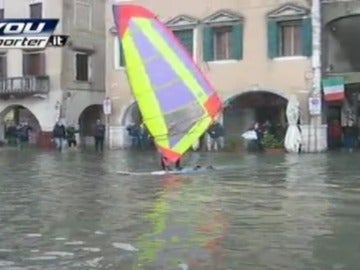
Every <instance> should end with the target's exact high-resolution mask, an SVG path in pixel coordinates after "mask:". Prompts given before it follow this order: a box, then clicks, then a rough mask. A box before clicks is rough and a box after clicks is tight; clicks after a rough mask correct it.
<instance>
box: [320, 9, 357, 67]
mask: <svg viewBox="0 0 360 270" xmlns="http://www.w3.org/2000/svg"><path fill="white" fill-rule="evenodd" d="M359 24H360V14H359V13H357V14H347V15H343V16H341V15H340V16H338V17H335V18H333V19H332V20H330V21H328V22H327V23H326V24H325V27H324V28H323V29H324V30H323V39H324V40H325V42H324V45H323V46H324V53H323V62H324V66H325V70H326V71H327V72H330V73H344V72H360V52H359V50H358V48H359V47H360V39H359V38H357V36H358V31H357V30H356V29H357V26H358V25H359Z"/></svg>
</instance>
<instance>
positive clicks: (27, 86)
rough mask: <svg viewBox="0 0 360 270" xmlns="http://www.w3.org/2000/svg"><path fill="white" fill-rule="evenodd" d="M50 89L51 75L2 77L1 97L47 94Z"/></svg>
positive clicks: (0, 83) (0, 82)
mask: <svg viewBox="0 0 360 270" xmlns="http://www.w3.org/2000/svg"><path fill="white" fill-rule="evenodd" d="M49 90H50V80H49V76H24V77H11V78H0V98H3V99H7V98H10V97H15V98H16V97H27V96H34V95H46V94H48V93H49Z"/></svg>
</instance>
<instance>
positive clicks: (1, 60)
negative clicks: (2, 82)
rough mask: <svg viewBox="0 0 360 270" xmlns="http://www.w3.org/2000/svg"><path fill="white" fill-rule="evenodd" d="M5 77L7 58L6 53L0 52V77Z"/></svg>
mask: <svg viewBox="0 0 360 270" xmlns="http://www.w3.org/2000/svg"><path fill="white" fill-rule="evenodd" d="M6 77H7V58H6V54H5V53H2V54H0V78H6Z"/></svg>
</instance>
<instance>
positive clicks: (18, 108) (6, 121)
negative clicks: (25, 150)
mask: <svg viewBox="0 0 360 270" xmlns="http://www.w3.org/2000/svg"><path fill="white" fill-rule="evenodd" d="M21 122H27V124H28V125H29V126H30V127H31V129H32V130H31V131H30V134H29V143H30V144H37V143H38V139H39V134H40V133H41V130H42V127H41V124H40V121H39V119H38V117H37V116H36V115H35V113H34V112H32V111H31V110H30V109H29V108H28V107H26V106H24V105H22V104H11V105H8V106H7V107H5V108H4V109H3V110H2V111H1V112H0V127H1V129H0V140H4V139H5V132H6V129H7V127H9V126H10V125H11V124H15V125H18V124H20V123H21Z"/></svg>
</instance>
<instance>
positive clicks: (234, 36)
mask: <svg viewBox="0 0 360 270" xmlns="http://www.w3.org/2000/svg"><path fill="white" fill-rule="evenodd" d="M242 55H243V24H242V22H239V23H236V24H233V25H228V26H210V27H205V28H204V32H203V58H204V61H219V60H230V59H233V60H240V59H242Z"/></svg>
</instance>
